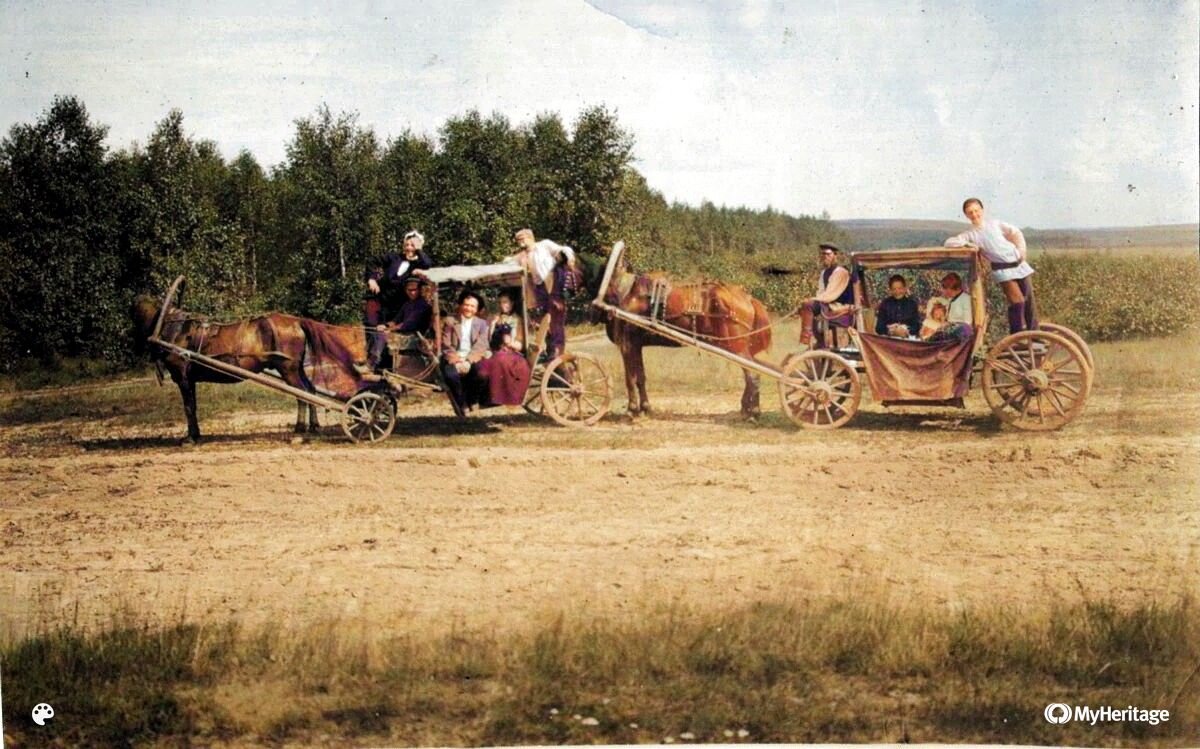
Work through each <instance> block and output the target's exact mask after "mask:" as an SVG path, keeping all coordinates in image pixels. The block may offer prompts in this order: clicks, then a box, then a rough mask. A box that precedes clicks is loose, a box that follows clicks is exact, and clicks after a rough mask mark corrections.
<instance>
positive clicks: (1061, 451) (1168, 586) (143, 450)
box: [0, 389, 1200, 632]
mask: <svg viewBox="0 0 1200 749" xmlns="http://www.w3.org/2000/svg"><path fill="white" fill-rule="evenodd" d="M148 392H151V391H148ZM170 396H171V394H170V393H168V392H167V391H165V390H164V391H157V390H155V391H153V394H151V395H148V396H147V397H153V398H166V397H170ZM771 398H772V396H771V393H770V391H769V390H768V391H767V402H768V403H770V401H771ZM734 403H736V394H730V395H728V396H725V397H722V398H719V399H713V398H697V397H693V398H676V399H671V398H659V399H658V402H657V406H658V407H659V408H660V409H661V410H662V411H663V413H660V414H659V415H658V416H656V417H655V418H651V419H644V420H641V421H639V422H638V423H636V424H630V423H627V422H624V421H620V420H613V421H610V422H606V423H605V424H603V425H601V426H599V427H596V428H594V429H592V430H587V431H579V430H568V429H563V428H559V427H555V426H553V425H551V424H550V423H549V422H548V421H545V420H541V419H537V418H534V417H529V416H526V415H523V414H518V413H513V412H511V411H510V412H508V413H503V414H501V413H491V414H486V415H484V416H478V415H477V416H472V417H471V418H470V420H469V421H468V422H466V423H458V422H456V421H455V420H453V418H452V417H450V416H447V415H446V406H445V404H444V403H440V402H430V403H425V404H417V405H415V406H409V407H407V410H406V411H405V414H404V421H403V422H402V423H401V426H400V428H399V429H398V434H397V435H395V436H393V438H392V439H391V440H389V441H388V443H387V444H386V445H384V446H381V447H361V446H354V445H351V444H349V443H348V442H346V441H345V440H344V439H343V438H342V437H341V432H340V430H339V429H338V428H337V427H336V426H334V427H329V428H327V429H326V430H325V432H324V433H323V434H322V435H320V436H318V437H316V438H314V439H310V440H307V441H304V442H299V441H293V440H292V439H291V435H290V433H288V432H287V431H285V429H286V426H285V425H286V424H287V422H288V419H289V416H288V415H287V412H286V410H276V411H273V412H269V413H256V414H248V415H247V414H241V415H238V416H236V417H226V418H211V419H208V420H206V421H205V422H204V428H205V429H206V431H207V432H208V433H209V434H211V435H213V438H212V439H211V440H210V441H209V442H207V443H206V444H204V445H201V446H199V447H178V446H176V445H175V442H174V440H175V438H176V437H177V436H178V434H179V433H180V429H181V427H180V426H179V425H163V424H154V425H147V426H144V427H133V426H117V425H115V424H109V423H106V422H105V421H104V420H99V421H97V420H86V421H84V420H80V421H78V422H74V423H72V422H70V420H66V421H64V422H57V423H41V424H32V425H22V426H15V427H11V428H8V429H6V430H5V433H4V435H3V436H0V455H2V456H3V457H0V485H2V494H0V517H2V520H0V615H2V616H3V619H4V621H5V622H6V624H7V626H8V628H9V629H10V632H11V631H12V630H23V629H25V628H26V627H30V626H37V624H38V623H39V622H44V621H46V620H47V619H48V618H50V619H53V618H58V617H68V618H79V619H82V620H85V621H94V620H96V619H101V620H103V619H104V618H105V617H108V616H111V615H112V612H114V611H119V610H122V609H128V610H131V611H134V612H136V613H137V614H138V615H140V616H145V615H146V614H148V613H151V612H157V613H158V614H161V615H163V616H165V617H175V616H178V615H179V614H180V613H181V612H184V613H186V615H188V616H193V617H201V618H210V619H226V618H229V617H231V616H233V617H238V618H244V619H246V620H248V621H256V620H262V619H270V620H272V621H277V622H281V623H284V624H300V623H303V622H308V621H315V620H326V619H330V618H334V619H343V618H344V619H348V620H365V621H367V622H369V623H371V624H376V623H377V624H380V625H382V626H384V627H388V628H390V627H392V626H405V627H417V626H423V625H432V626H438V627H439V628H441V627H444V626H445V625H447V624H449V623H453V624H455V625H458V626H484V627H505V626H509V625H515V624H519V623H521V622H523V621H527V620H529V619H530V618H531V617H540V616H542V615H544V614H546V613H547V612H552V611H555V610H563V609H569V610H572V611H579V610H580V609H582V610H584V611H594V612H596V613H610V612H613V611H620V610H627V611H636V610H639V609H642V608H644V607H645V606H646V605H647V604H651V605H653V604H656V603H666V602H671V601H680V602H686V603H688V604H692V605H700V606H707V605H710V604H711V605H727V604H737V603H744V602H749V601H753V600H759V599H764V598H768V599H788V598H793V597H797V596H812V595H825V594H846V593H849V594H855V593H856V592H858V591H862V592H864V593H865V592H872V593H874V592H877V591H883V592H884V593H886V594H887V595H888V596H889V597H891V598H893V599H895V600H897V601H919V602H930V603H935V604H938V605H947V606H955V605H961V604H970V603H993V602H1001V603H1012V604H1017V605H1042V604H1052V603H1053V602H1055V601H1060V600H1077V599H1079V598H1081V597H1110V596H1111V597H1113V598H1116V599H1118V600H1138V599H1145V598H1151V597H1156V596H1162V595H1163V594H1174V593H1178V592H1183V591H1188V590H1200V585H1198V582H1200V573H1198V571H1200V449H1198V448H1200V434H1198V432H1200V430H1198V429H1197V425H1200V395H1198V394H1196V393H1188V394H1178V395H1175V396H1172V397H1169V398H1168V397H1163V396H1159V395H1155V394H1154V391H1150V392H1149V394H1147V395H1145V396H1142V397H1134V396H1126V395H1124V394H1123V393H1121V392H1119V391H1113V390H1109V391H1104V390H1102V389H1101V390H1100V391H1099V392H1098V393H1097V394H1096V395H1094V397H1093V399H1092V402H1091V403H1090V404H1089V409H1088V411H1087V412H1086V414H1085V415H1084V416H1083V417H1082V418H1081V419H1080V420H1079V421H1078V422H1077V423H1076V424H1073V425H1071V426H1070V427H1069V428H1068V429H1066V430H1063V431H1061V432H1058V433H1051V434H1041V435H1031V434H1024V433H1018V432H1014V431H1011V430H1008V429H998V428H997V427H996V426H995V424H994V422H993V421H992V419H991V417H990V415H989V414H988V413H987V412H986V410H985V409H984V407H983V405H982V402H981V399H980V398H979V397H978V395H975V396H973V399H972V401H971V402H970V403H969V405H970V408H969V409H968V411H966V412H965V413H964V412H959V411H950V410H943V411H936V410H935V411H933V412H930V411H925V412H919V411H917V412H914V411H911V410H909V411H900V412H891V413H885V412H883V411H882V410H881V409H879V408H878V407H874V406H869V407H867V408H866V409H865V412H863V413H860V415H859V416H858V417H857V418H856V421H855V423H854V424H852V425H851V426H850V427H847V428H845V429H842V430H839V431H837V432H835V433H824V434H816V433H812V432H802V431H797V430H795V429H793V428H792V427H790V425H787V424H786V422H784V421H783V420H782V418H780V417H778V416H777V415H776V416H774V417H771V416H768V417H767V418H766V419H764V421H763V422H762V423H760V424H758V425H754V426H748V425H745V424H743V423H742V422H741V421H740V420H738V419H737V417H736V415H735V414H733V413H730V412H729V411H728V408H730V407H731V406H732V405H733V404H734ZM401 432H403V433H401ZM401 623H403V624H402V625H401Z"/></svg>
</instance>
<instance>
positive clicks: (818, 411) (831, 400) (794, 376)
mask: <svg viewBox="0 0 1200 749" xmlns="http://www.w3.org/2000/svg"><path fill="white" fill-rule="evenodd" d="M782 373H783V376H782V377H780V379H779V400H780V401H781V402H782V404H783V412H784V413H785V414H787V417H788V418H789V419H791V420H792V421H793V422H795V423H796V424H798V425H799V426H802V427H804V428H805V429H837V428H838V427H840V426H842V425H843V424H845V423H846V422H848V421H850V419H851V418H853V417H854V414H855V412H856V411H858V403H859V401H860V400H861V399H862V382H861V381H860V380H859V378H858V372H857V371H856V370H855V369H854V367H853V366H852V365H851V364H850V362H848V361H846V360H845V359H843V358H842V357H840V356H838V355H837V354H835V353H833V352H831V351H805V352H804V353H803V354H799V355H792V356H789V357H788V358H786V359H784V362H783V367H782Z"/></svg>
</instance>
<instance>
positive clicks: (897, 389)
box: [593, 242, 1094, 430]
mask: <svg viewBox="0 0 1200 749" xmlns="http://www.w3.org/2000/svg"><path fill="white" fill-rule="evenodd" d="M624 250H625V246H624V243H621V242H618V243H617V244H616V245H615V246H614V247H613V249H612V252H611V253H610V255H609V260H608V265H607V267H606V269H605V274H604V278H603V280H602V281H601V284H600V289H599V292H598V293H597V295H596V298H595V300H594V301H593V305H594V306H595V307H596V308H598V309H599V310H601V311H602V312H603V313H605V314H606V315H608V317H609V320H610V325H612V324H616V325H618V326H624V327H625V328H632V329H634V330H637V331H645V332H646V333H648V334H650V335H652V336H653V339H654V342H658V343H666V344H667V345H681V346H690V347H693V348H698V349H700V350H702V351H705V352H708V353H710V354H713V355H715V356H719V357H721V358H723V359H725V360H727V361H730V362H732V363H733V364H735V365H737V366H738V367H741V368H742V370H743V371H744V372H745V374H746V377H747V394H749V393H750V392H751V390H752V389H753V399H754V404H755V405H757V387H756V386H754V385H752V383H751V380H752V378H754V377H755V376H756V375H763V376H766V377H769V378H771V379H773V380H775V381H776V382H777V383H778V387H779V396H780V400H781V403H782V407H783V412H784V413H785V414H786V415H787V417H788V418H789V419H791V420H792V421H793V422H794V423H796V424H798V425H799V426H801V427H804V428H806V429H834V428H837V427H840V426H842V425H843V424H846V423H847V422H848V421H850V419H851V418H853V416H854V414H855V413H856V412H857V410H858V407H859V404H860V401H861V398H862V390H863V380H864V379H865V380H866V381H867V383H868V385H869V387H870V390H871V393H872V396H873V397H874V398H875V399H876V400H877V401H879V402H881V403H882V404H883V405H885V406H892V405H939V406H958V407H962V406H963V397H964V396H965V395H966V394H967V391H968V390H969V388H970V386H971V384H972V381H973V380H977V381H978V385H979V387H980V388H982V390H983V395H984V399H985V400H986V402H987V404H988V406H989V407H990V408H991V410H992V412H993V413H995V415H996V416H997V417H998V418H999V419H1000V420H1001V421H1003V422H1005V423H1008V424H1011V425H1013V426H1014V427H1017V428H1020V429H1029V430H1045V429H1057V428H1060V427H1062V426H1064V425H1066V424H1067V423H1068V422H1070V421H1071V420H1072V419H1074V418H1075V417H1076V416H1078V415H1079V413H1080V412H1081V411H1082V410H1083V407H1084V404H1085V403H1086V401H1087V398H1088V394H1089V393H1090V391H1091V386H1092V380H1093V370H1094V364H1093V360H1092V354H1091V351H1090V350H1089V349H1088V346H1087V344H1086V343H1085V342H1084V341H1083V339H1082V338H1080V337H1079V336H1078V335H1076V334H1075V333H1074V332H1072V331H1071V330H1069V329H1067V328H1065V327H1063V326H1060V325H1053V324H1049V323H1043V324H1041V325H1040V327H1039V329H1038V330H1030V331H1023V332H1020V333H1016V334H1013V335H1009V336H1005V337H1004V338H1002V339H1001V340H999V341H998V342H996V343H995V345H993V346H991V347H990V348H986V349H985V341H986V336H987V319H988V317H987V309H986V305H985V288H984V278H985V276H986V272H987V266H986V263H985V261H984V260H983V259H982V257H981V256H980V254H979V252H978V250H976V249H975V248H972V247H963V248H947V247H935V248H921V249H912V250H879V251H867V252H856V253H852V254H851V267H850V275H851V278H852V280H853V285H854V304H853V318H854V323H853V325H850V326H848V327H847V328H846V332H847V334H848V338H849V340H848V341H846V343H845V344H844V345H841V346H837V345H836V342H835V345H834V347H833V348H830V349H819V348H810V349H809V350H807V351H803V352H798V353H792V354H789V355H788V356H787V357H785V358H784V360H783V362H782V363H781V364H780V365H778V366H777V365H775V364H772V363H770V362H767V361H764V360H762V359H760V358H758V356H757V355H758V354H759V353H762V352H764V351H765V350H766V348H767V347H768V346H769V341H770V336H769V329H768V328H764V326H762V325H760V324H759V322H758V319H759V318H758V317H755V318H750V317H747V316H742V317H741V319H736V316H733V317H731V318H730V319H732V320H733V321H734V322H736V323H737V325H738V326H740V328H739V330H740V333H735V334H722V335H718V336H714V335H706V334H702V333H699V332H697V325H696V317H695V316H693V317H692V318H691V323H690V325H689V324H688V323H687V322H686V321H685V320H686V318H687V315H686V314H684V315H682V316H680V315H676V316H675V317H674V318H673V319H671V318H669V317H667V316H664V315H663V313H662V312H661V310H663V309H664V305H663V304H662V303H661V301H660V300H659V299H658V297H661V296H662V294H661V292H659V291H658V290H659V289H660V288H661V283H660V282H658V281H655V282H646V281H645V279H646V277H644V276H637V275H636V274H634V273H633V272H632V271H630V270H629V268H628V264H627V262H626V260H625V258H624ZM897 271H908V272H913V273H921V272H947V273H949V272H955V273H958V274H959V275H960V277H961V278H963V279H964V280H965V285H964V288H965V289H967V292H966V293H968V294H969V295H970V300H971V306H972V316H973V324H972V326H971V334H970V335H969V336H967V337H965V338H962V339H952V340H945V341H935V342H930V341H922V340H905V339H898V338H892V337H890V336H881V335H875V334H874V333H873V332H871V331H870V329H869V327H868V325H867V317H868V316H869V314H870V312H869V310H870V309H871V305H872V300H871V298H870V293H869V292H870V288H869V287H870V284H869V283H868V280H869V278H870V276H871V275H872V274H876V273H895V272H897ZM713 286H719V285H716V284H714V285H713ZM635 310H636V311H635ZM700 314H708V313H700ZM726 314H727V313H726ZM689 327H690V329H689ZM734 327H735V328H737V326H734ZM764 332H765V333H766V336H765V338H766V344H765V345H764V344H758V345H756V346H753V347H750V348H749V349H748V350H747V349H745V347H743V349H742V350H734V349H735V345H734V343H735V342H740V341H742V340H752V339H753V338H754V337H756V336H757V337H759V338H762V337H763V336H764ZM610 335H611V333H610ZM613 337H614V340H618V339H621V340H624V339H627V338H628V337H629V336H628V335H621V336H613ZM638 345H639V346H640V345H641V344H640V343H639V344H638ZM738 345H740V343H739V344H738ZM623 353H624V352H623ZM637 360H638V362H640V353H639V354H638V355H637ZM629 366H630V365H629V359H628V358H627V359H626V368H627V370H628V369H629ZM626 379H627V382H631V379H630V377H629V376H628V371H627V378H626ZM632 387H633V385H632V384H631V385H630V389H631V393H630V403H631V411H632V410H633V409H634V408H636V404H635V403H634V400H633V393H632ZM640 387H641V388H643V389H644V381H643V382H642V383H641V384H640ZM643 398H644V393H643ZM746 403H747V396H743V410H746Z"/></svg>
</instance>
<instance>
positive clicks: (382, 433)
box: [342, 391, 396, 442]
mask: <svg viewBox="0 0 1200 749" xmlns="http://www.w3.org/2000/svg"><path fill="white" fill-rule="evenodd" d="M395 428H396V402H395V401H394V400H392V399H391V398H389V397H388V396H386V395H380V394H379V393H373V392H370V391H367V392H362V393H359V394H358V395H356V396H354V397H353V398H351V399H350V400H348V401H346V405H345V406H344V407H343V408H342V431H343V432H345V433H346V436H347V437H349V438H350V439H351V441H353V442H379V441H381V440H385V439H387V438H388V435H390V434H391V433H392V430H393V429H395Z"/></svg>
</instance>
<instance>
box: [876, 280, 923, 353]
mask: <svg viewBox="0 0 1200 749" xmlns="http://www.w3.org/2000/svg"><path fill="white" fill-rule="evenodd" d="M888 293H889V294H890V296H889V297H888V298H887V299H884V300H883V301H882V302H880V303H879V308H878V309H877V310H876V311H875V334H876V335H890V336H892V337H894V338H909V337H912V336H916V335H917V333H918V332H919V331H920V330H921V313H920V311H919V310H918V309H917V300H916V299H913V298H912V297H910V296H909V295H908V282H907V281H905V280H904V276H901V275H895V276H892V277H891V278H889V279H888Z"/></svg>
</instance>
